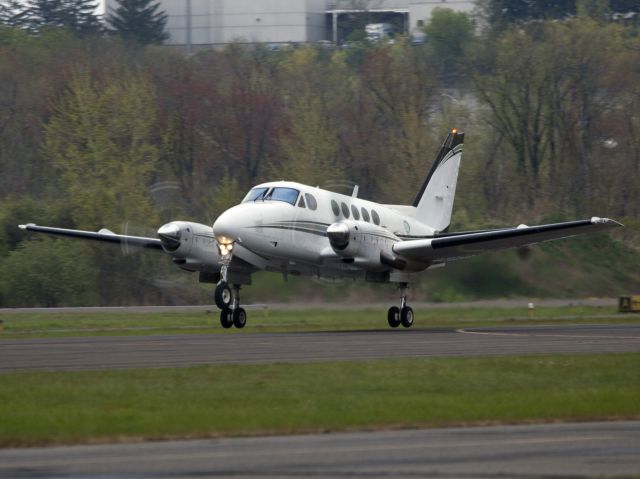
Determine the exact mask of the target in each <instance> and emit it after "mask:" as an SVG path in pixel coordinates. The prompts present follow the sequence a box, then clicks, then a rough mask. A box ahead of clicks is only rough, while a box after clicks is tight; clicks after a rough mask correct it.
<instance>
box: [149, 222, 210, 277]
mask: <svg viewBox="0 0 640 479" xmlns="http://www.w3.org/2000/svg"><path fill="white" fill-rule="evenodd" d="M158 237H159V238H160V243H161V244H162V249H163V250H164V251H166V252H167V253H169V254H170V255H171V256H172V257H173V262H174V263H175V264H176V265H178V266H179V267H181V268H182V269H185V270H187V271H202V272H208V273H216V272H218V271H220V255H219V253H218V248H217V245H216V240H215V238H214V237H213V228H212V227H211V226H207V225H203V224H200V223H192V222H190V221H172V222H171V223H167V224H166V225H164V226H162V227H161V228H160V229H159V230H158Z"/></svg>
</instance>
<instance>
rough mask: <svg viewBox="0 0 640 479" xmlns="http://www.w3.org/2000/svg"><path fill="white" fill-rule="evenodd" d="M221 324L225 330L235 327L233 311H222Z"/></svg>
mask: <svg viewBox="0 0 640 479" xmlns="http://www.w3.org/2000/svg"><path fill="white" fill-rule="evenodd" d="M220 324H221V325H222V327H223V328H224V329H229V328H230V327H231V326H233V311H231V310H230V309H223V310H222V311H220Z"/></svg>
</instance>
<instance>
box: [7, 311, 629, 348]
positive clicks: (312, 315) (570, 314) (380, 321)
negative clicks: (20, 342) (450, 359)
mask: <svg viewBox="0 0 640 479" xmlns="http://www.w3.org/2000/svg"><path fill="white" fill-rule="evenodd" d="M615 311H616V310H615V308H613V307H611V308H605V307H585V306H582V307H558V308H538V309H536V311H535V315H534V316H533V317H532V318H530V317H529V316H528V312H527V310H526V309H525V308H452V309H425V310H420V309H416V320H415V327H438V328H439V327H446V328H461V327H468V326H500V325H512V324H523V325H524V324H549V323H558V322H565V323H576V324H588V323H625V322H634V321H637V320H638V319H640V316H638V315H629V314H626V315H625V314H616V312H615ZM248 315H249V322H248V324H247V327H246V328H245V329H244V330H242V334H247V333H252V332H254V333H256V332H258V333H259V332H294V331H328V330H331V331H335V330H371V329H380V328H386V327H387V323H386V310H385V309H384V308H380V309H365V310H320V309H318V310H305V311H292V310H269V309H264V310H253V311H249V312H248ZM0 320H2V321H3V324H4V332H3V333H0V340H1V339H19V338H33V337H69V336H100V335H102V336H104V335H136V334H145V335H148V334H214V333H215V334H235V333H238V332H239V331H238V330H235V329H232V330H228V331H223V330H222V328H221V327H220V323H219V313H218V311H217V310H216V311H212V312H204V311H203V312H172V313H113V312H96V313H65V314H62V313H5V314H2V315H0Z"/></svg>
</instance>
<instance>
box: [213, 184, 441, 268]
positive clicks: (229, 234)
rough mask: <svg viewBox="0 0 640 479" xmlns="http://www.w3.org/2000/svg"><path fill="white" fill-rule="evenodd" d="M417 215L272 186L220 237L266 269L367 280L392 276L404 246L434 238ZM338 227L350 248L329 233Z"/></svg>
mask: <svg viewBox="0 0 640 479" xmlns="http://www.w3.org/2000/svg"><path fill="white" fill-rule="evenodd" d="M413 212H414V208H413V207H410V206H389V205H381V204H379V203H374V202H371V201H367V200H363V199H360V198H356V197H351V196H346V195H342V194H340V193H335V192H332V191H328V190H323V189H321V188H317V187H316V188H314V187H311V186H308V185H303V184H300V183H295V182H289V181H280V182H270V183H263V184H260V185H257V186H256V187H254V188H252V189H251V191H250V192H249V193H248V194H247V196H246V197H245V199H244V200H243V201H242V203H240V204H239V205H237V206H234V207H232V208H230V209H229V210H227V211H225V212H224V213H223V214H222V215H220V216H219V217H218V219H217V220H216V222H215V223H214V225H213V233H214V236H215V237H216V238H225V239H226V240H231V241H233V242H234V244H235V246H236V247H235V249H234V253H233V254H234V257H235V256H237V257H239V258H241V259H245V260H249V259H250V261H249V262H251V263H252V264H254V265H256V262H257V263H258V267H259V268H260V269H265V270H269V271H278V272H283V273H290V274H301V275H313V276H326V277H343V276H351V277H359V276H365V275H366V274H367V272H368V273H380V272H383V271H388V270H389V269H390V268H391V267H392V266H390V264H389V263H391V264H393V263H392V262H393V261H394V259H395V258H394V255H393V252H392V247H393V244H395V243H397V242H398V241H402V240H404V239H415V238H422V237H428V236H431V235H433V233H434V231H433V229H432V228H430V227H429V226H427V225H425V224H423V223H421V222H419V221H417V220H416V219H415V218H414V217H413V215H412V213H413ZM336 223H342V224H343V225H344V226H341V227H342V228H344V229H345V231H346V230H348V231H349V233H348V241H347V245H346V246H344V248H341V247H340V246H336V244H335V242H334V243H332V242H331V241H330V238H329V236H328V234H327V229H328V228H329V227H330V226H331V225H334V224H336ZM243 256H244V258H243ZM248 256H250V258H248ZM381 256H382V261H381ZM413 267H414V269H415V268H416V267H417V268H418V269H424V268H425V267H426V266H425V265H417V266H416V265H414V266H413Z"/></svg>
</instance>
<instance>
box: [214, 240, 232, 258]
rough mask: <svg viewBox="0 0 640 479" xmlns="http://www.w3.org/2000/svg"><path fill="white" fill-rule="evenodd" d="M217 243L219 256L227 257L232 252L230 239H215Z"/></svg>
mask: <svg viewBox="0 0 640 479" xmlns="http://www.w3.org/2000/svg"><path fill="white" fill-rule="evenodd" d="M216 241H217V242H218V249H219V250H220V255H221V256H227V255H229V254H231V252H232V251H233V240H232V239H231V238H227V237H226V236H219V237H217V238H216Z"/></svg>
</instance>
